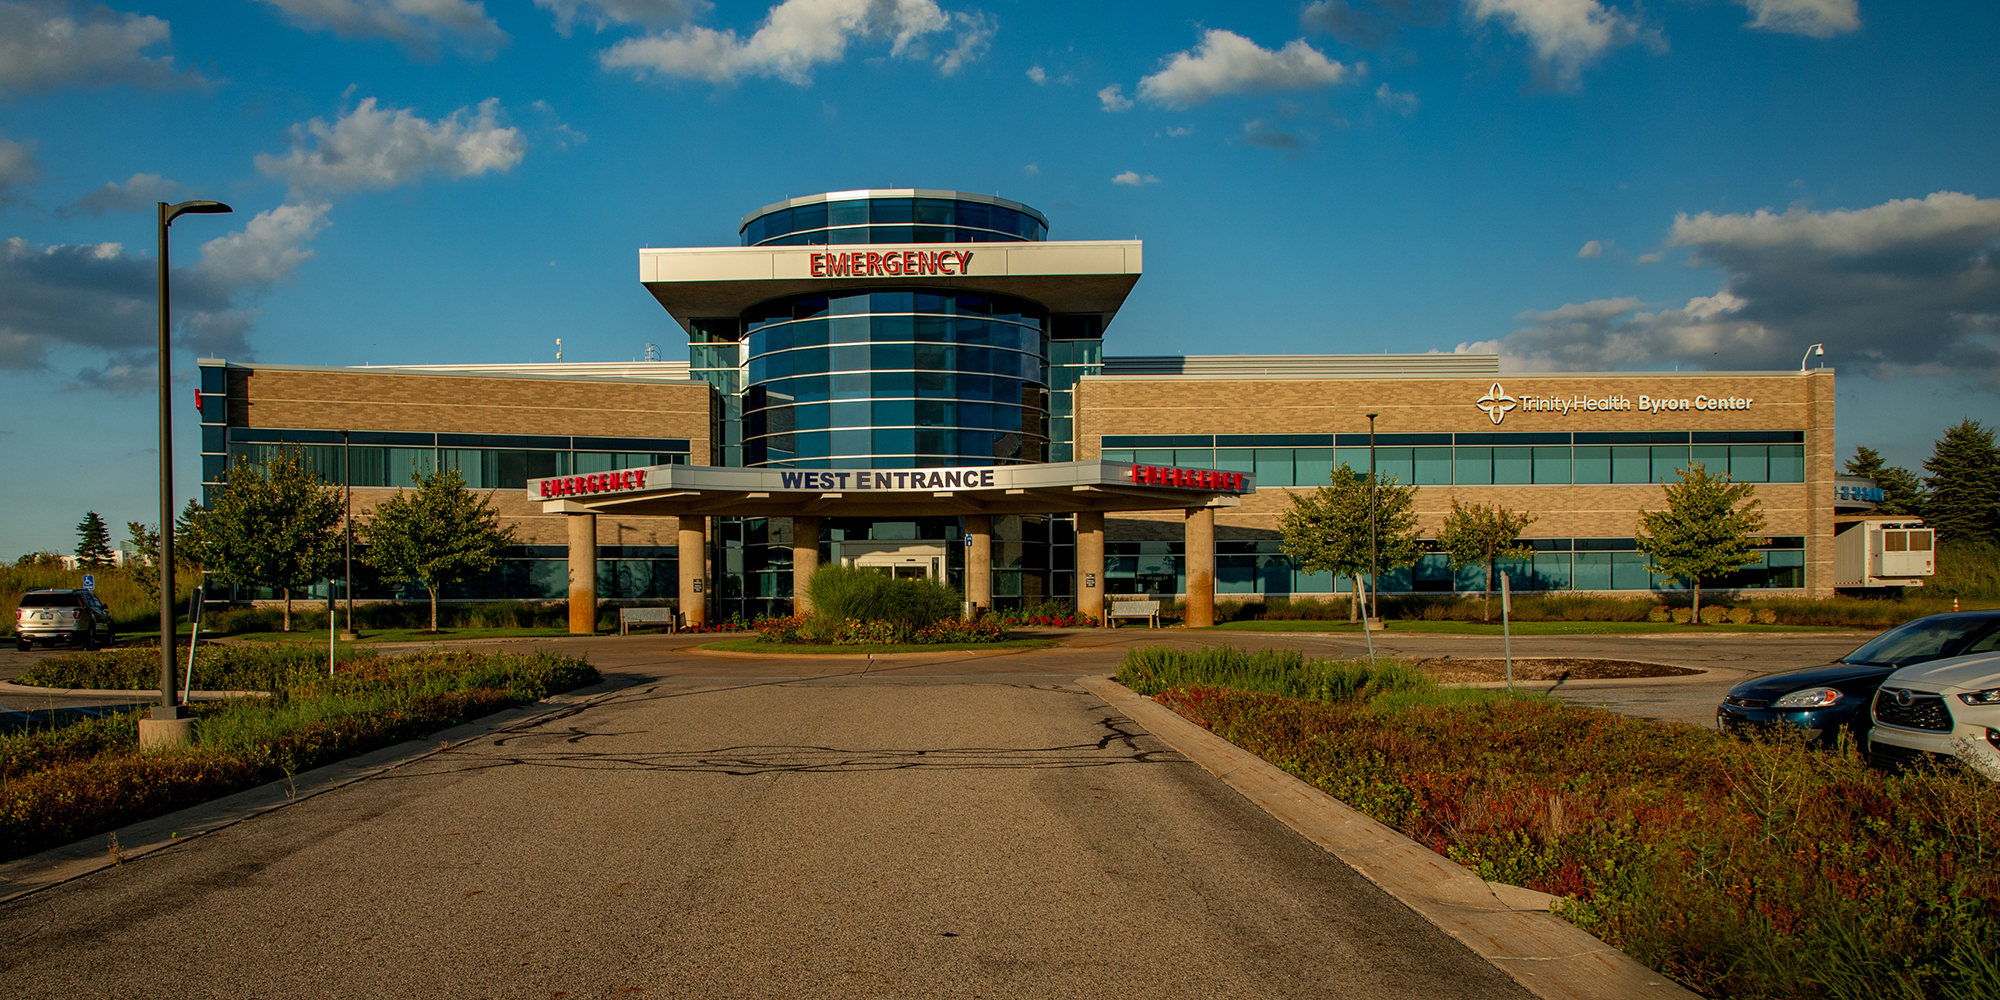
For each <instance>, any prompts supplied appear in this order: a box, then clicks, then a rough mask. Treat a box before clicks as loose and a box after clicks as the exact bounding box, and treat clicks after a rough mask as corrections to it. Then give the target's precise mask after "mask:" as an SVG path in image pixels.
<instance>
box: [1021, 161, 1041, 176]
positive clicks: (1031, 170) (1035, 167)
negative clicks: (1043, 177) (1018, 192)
mask: <svg viewBox="0 0 2000 1000" xmlns="http://www.w3.org/2000/svg"><path fill="white" fill-rule="evenodd" d="M1041 172H1042V165H1041V164H1039V163H1030V164H1028V165H1027V166H1025V167H1022V168H1021V173H1022V174H1023V175H1025V176H1028V177H1033V176H1035V175H1036V174H1039V173H1041Z"/></svg>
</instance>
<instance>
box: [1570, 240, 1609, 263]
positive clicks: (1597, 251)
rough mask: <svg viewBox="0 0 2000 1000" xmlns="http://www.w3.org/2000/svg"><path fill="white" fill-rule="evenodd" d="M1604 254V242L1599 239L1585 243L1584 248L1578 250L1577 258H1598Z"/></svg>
mask: <svg viewBox="0 0 2000 1000" xmlns="http://www.w3.org/2000/svg"><path fill="white" fill-rule="evenodd" d="M1602 256H1604V244H1603V243H1600V242H1598V241H1597V240H1591V241H1590V242H1588V243H1585V244H1584V245H1583V249H1581V250H1578V251H1577V252H1576V259H1578V260H1596V259H1597V258H1599V257H1602Z"/></svg>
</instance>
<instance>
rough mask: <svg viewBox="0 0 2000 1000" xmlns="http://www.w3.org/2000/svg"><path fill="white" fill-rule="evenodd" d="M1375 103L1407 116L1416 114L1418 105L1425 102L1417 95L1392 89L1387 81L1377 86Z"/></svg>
mask: <svg viewBox="0 0 2000 1000" xmlns="http://www.w3.org/2000/svg"><path fill="white" fill-rule="evenodd" d="M1375 103H1377V104H1380V105H1382V106H1383V107H1385V108H1388V109H1389V110H1391V111H1394V112H1395V113H1397V114H1399V115H1402V116H1403V117H1405V118H1407V117H1409V116H1411V115H1414V114H1416V113H1417V107H1418V105H1420V104H1422V103H1423V102H1422V101H1421V100H1418V98H1417V95H1415V94H1412V93H1407V92H1405V91H1400V90H1395V89H1392V88H1391V87H1390V86H1389V85H1388V84H1386V83H1385V84H1383V85H1381V86H1380V87H1376V88H1375Z"/></svg>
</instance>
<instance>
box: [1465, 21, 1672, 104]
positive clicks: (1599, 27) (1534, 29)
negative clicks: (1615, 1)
mask: <svg viewBox="0 0 2000 1000" xmlns="http://www.w3.org/2000/svg"><path fill="white" fill-rule="evenodd" d="M1465 12H1466V15H1467V16H1469V17H1471V18H1472V20H1473V21H1474V22H1487V21H1497V22H1500V23H1501V24H1502V25H1504V26H1505V27H1506V28H1507V30H1509V31H1512V32H1513V33H1514V34H1516V35H1519V36H1521V37H1522V38H1525V39H1527V40H1528V43H1529V44H1530V45H1532V46H1534V49H1535V58H1536V59H1537V60H1539V61H1540V62H1541V63H1542V64H1543V65H1544V66H1545V67H1547V68H1548V70H1549V71H1550V72H1551V73H1552V74H1553V75H1554V77H1555V79H1556V81H1557V82H1559V83H1562V84H1565V85H1567V84H1573V83H1575V82H1576V78H1577V74H1578V73H1579V72H1581V71H1582V69H1583V67H1584V66H1586V65H1588V64H1590V63H1591V62H1594V61H1596V59H1597V57H1599V56H1601V55H1603V54H1604V53H1605V52H1606V51H1608V50H1610V49H1612V48H1615V47H1617V46H1619V45H1623V44H1625V43H1626V42H1630V41H1632V40H1634V39H1636V38H1638V37H1639V34H1640V33H1639V27H1638V24H1637V23H1636V22H1634V21H1632V20H1631V19H1630V18H1628V17H1626V16H1625V15H1624V14H1622V13H1620V12H1619V11H1617V10H1616V9H1612V8H1607V7H1605V6H1604V5H1603V4H1601V3H1598V2H1597V0H1466V2H1465Z"/></svg>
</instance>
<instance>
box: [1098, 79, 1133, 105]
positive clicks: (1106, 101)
mask: <svg viewBox="0 0 2000 1000" xmlns="http://www.w3.org/2000/svg"><path fill="white" fill-rule="evenodd" d="M1097 103H1098V104H1099V105H1101V106H1102V107H1103V108H1104V110H1106V111H1130V110H1132V99H1131V98H1129V97H1126V96H1125V88H1124V87H1123V86H1121V85H1119V84H1116V83H1114V84H1112V85H1110V86H1108V87H1106V88H1104V89H1103V90H1100V91H1098V92H1097Z"/></svg>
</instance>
